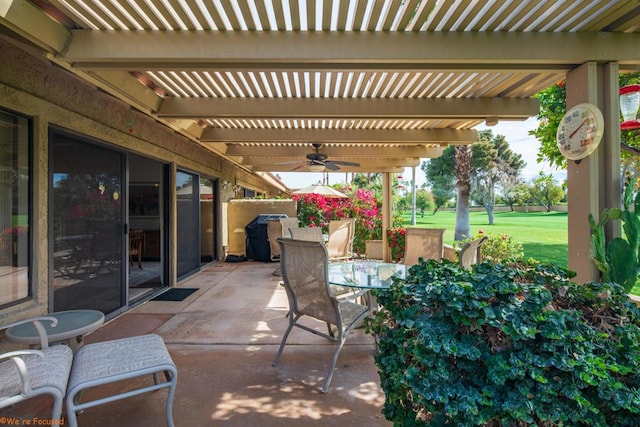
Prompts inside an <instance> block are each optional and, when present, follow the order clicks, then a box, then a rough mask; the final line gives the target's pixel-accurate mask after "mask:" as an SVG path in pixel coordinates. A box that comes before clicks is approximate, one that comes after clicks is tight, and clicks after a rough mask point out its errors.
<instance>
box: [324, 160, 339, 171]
mask: <svg viewBox="0 0 640 427" xmlns="http://www.w3.org/2000/svg"><path fill="white" fill-rule="evenodd" d="M324 167H325V168H327V169H329V170H332V171H339V170H340V166H338V165H336V163H335V162H325V163H324Z"/></svg>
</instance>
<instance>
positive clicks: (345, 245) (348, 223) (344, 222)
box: [327, 218, 356, 260]
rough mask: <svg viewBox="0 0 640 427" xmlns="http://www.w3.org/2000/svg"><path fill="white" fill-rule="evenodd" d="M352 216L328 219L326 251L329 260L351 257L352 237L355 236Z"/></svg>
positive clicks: (354, 221)
mask: <svg viewBox="0 0 640 427" xmlns="http://www.w3.org/2000/svg"><path fill="white" fill-rule="evenodd" d="M355 223H356V220H355V219H354V218H345V219H339V220H332V221H329V240H328V241H327V252H328V253H329V259H330V260H343V259H348V258H351V256H352V252H353V238H354V236H355Z"/></svg>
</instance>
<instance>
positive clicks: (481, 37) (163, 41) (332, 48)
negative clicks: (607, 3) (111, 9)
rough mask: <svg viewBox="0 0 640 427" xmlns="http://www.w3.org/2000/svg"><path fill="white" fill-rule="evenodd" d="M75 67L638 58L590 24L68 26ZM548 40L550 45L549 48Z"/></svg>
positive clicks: (492, 64)
mask: <svg viewBox="0 0 640 427" xmlns="http://www.w3.org/2000/svg"><path fill="white" fill-rule="evenodd" d="M71 32H72V35H73V38H72V40H71V43H70V44H69V46H68V48H67V49H66V50H65V51H64V52H63V56H64V57H65V59H66V60H68V61H70V62H71V63H73V64H74V66H75V67H78V68H81V69H82V68H87V69H100V68H104V69H114V68H115V69H121V70H136V69H143V70H154V69H167V68H169V69H175V70H196V69H211V68H215V69H217V70H241V69H257V68H260V69H292V68H295V69H305V68H309V69H314V70H318V69H325V70H326V69H335V70H348V69H358V70H362V69H367V68H368V67H373V68H378V67H385V66H387V67H389V68H392V69H397V68H396V67H400V69H418V68H423V69H424V68H429V67H432V66H437V67H442V66H444V67H454V68H456V67H458V66H464V68H465V69H466V70H470V69H476V70H481V69H486V67H489V69H495V68H496V67H504V69H505V70H506V69H527V70H531V69H532V67H535V66H542V67H551V69H564V70H566V69H569V68H572V67H574V66H576V65H578V64H581V63H583V62H585V61H588V60H592V61H602V62H608V61H619V62H620V63H622V64H624V63H626V62H629V63H639V62H640V54H639V53H640V52H639V48H638V46H640V34H634V33H611V32H606V33H605V32H602V33H590V32H571V33H568V32H553V33H551V32H549V33H537V32H464V31H449V32H349V31H347V32H337V31H323V32H290V31H288V32H280V31H260V32H259V31H241V32H228V31H135V32H133V31H94V30H71ZM551 47H553V48H551Z"/></svg>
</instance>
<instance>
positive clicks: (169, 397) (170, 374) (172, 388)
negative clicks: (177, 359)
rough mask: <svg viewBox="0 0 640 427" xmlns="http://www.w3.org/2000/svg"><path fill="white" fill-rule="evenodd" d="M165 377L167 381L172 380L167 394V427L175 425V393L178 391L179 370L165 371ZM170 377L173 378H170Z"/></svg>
mask: <svg viewBox="0 0 640 427" xmlns="http://www.w3.org/2000/svg"><path fill="white" fill-rule="evenodd" d="M164 373H165V377H166V378H167V381H170V382H171V385H170V386H169V393H168V394H167V415H166V416H167V427H173V426H174V424H173V395H174V394H175V393H176V379H177V375H178V372H177V371H171V372H170V371H165V372H164ZM169 378H171V379H170V380H169Z"/></svg>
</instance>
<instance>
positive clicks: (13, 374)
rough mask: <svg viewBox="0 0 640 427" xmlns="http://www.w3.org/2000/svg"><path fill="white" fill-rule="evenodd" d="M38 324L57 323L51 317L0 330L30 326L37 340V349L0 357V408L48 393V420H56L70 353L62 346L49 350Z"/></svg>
mask: <svg viewBox="0 0 640 427" xmlns="http://www.w3.org/2000/svg"><path fill="white" fill-rule="evenodd" d="M40 322H51V324H52V326H55V325H56V324H57V322H58V321H57V319H56V318H54V317H49V316H40V317H34V318H32V319H28V320H23V321H20V322H15V323H12V324H9V325H4V326H1V327H0V329H6V328H10V327H11V326H17V325H20V324H23V323H33V324H34V325H35V327H36V330H37V331H38V335H39V337H40V350H17V351H12V352H9V353H4V354H0V408H5V407H7V406H11V405H13V404H15V403H18V402H22V401H23V400H27V399H31V398H33V397H36V396H40V395H43V394H49V395H51V396H52V397H53V409H52V411H51V419H52V420H60V419H61V415H62V402H63V401H64V396H65V394H66V391H67V382H68V380H69V373H70V372H71V365H72V363H73V352H72V351H71V349H70V348H69V347H68V346H66V345H54V346H51V347H49V344H48V339H47V333H46V331H45V330H44V327H43V326H42V324H41V323H40ZM5 359H7V360H5Z"/></svg>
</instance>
